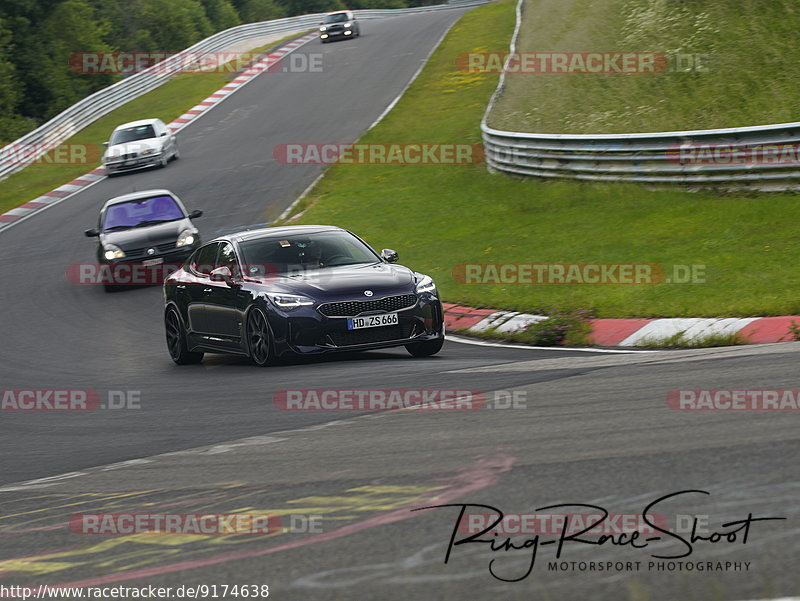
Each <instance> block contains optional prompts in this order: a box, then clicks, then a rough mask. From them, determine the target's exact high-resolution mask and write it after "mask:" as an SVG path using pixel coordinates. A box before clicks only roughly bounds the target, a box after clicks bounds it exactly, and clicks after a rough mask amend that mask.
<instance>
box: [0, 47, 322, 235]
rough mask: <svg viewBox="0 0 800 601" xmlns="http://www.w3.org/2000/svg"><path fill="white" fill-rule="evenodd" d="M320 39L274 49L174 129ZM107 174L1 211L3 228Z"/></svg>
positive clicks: (83, 178)
mask: <svg viewBox="0 0 800 601" xmlns="http://www.w3.org/2000/svg"><path fill="white" fill-rule="evenodd" d="M316 38H317V34H316V33H309V34H306V35H304V36H302V37H300V38H297V39H296V40H293V41H291V42H289V43H288V44H286V45H285V46H282V47H281V48H279V49H277V50H275V51H274V52H270V53H269V54H268V55H266V56H265V57H264V58H262V59H261V60H259V61H258V62H256V63H254V64H252V65H251V66H250V67H248V68H247V69H246V70H245V71H244V72H242V73H241V74H240V75H238V76H237V77H236V79H234V80H233V81H231V82H229V83H227V84H226V85H224V86H222V87H221V88H220V89H219V90H217V91H216V92H214V93H213V94H211V96H209V97H208V98H206V99H205V100H203V101H202V102H201V103H199V104H197V105H195V106H193V107H192V108H190V109H189V110H188V111H186V112H185V113H184V114H183V115H181V116H180V117H178V118H177V119H175V121H173V122H172V123H170V124H169V128H170V129H171V130H172V131H173V132H177V131H180V130H181V129H183V128H184V127H186V126H187V125H189V123H191V122H192V121H194V120H195V119H197V118H198V117H200V115H203V114H204V113H205V112H207V111H208V110H209V109H211V108H212V107H214V106H216V105H217V104H219V103H220V102H222V101H223V100H225V99H226V98H227V97H228V96H230V95H231V94H233V93H234V92H236V91H237V90H239V89H241V88H242V87H243V86H245V85H246V84H248V83H250V82H251V81H252V80H253V79H254V78H255V77H256V76H258V75H260V74H261V73H263V72H264V71H266V70H268V69H270V68H272V67H274V66H275V65H277V64H278V63H279V61H280V60H281V59H282V58H283V57H284V56H286V55H287V54H290V53H292V52H294V51H295V50H297V49H298V48H300V46H303V45H304V44H307V43H308V42H310V41H311V40H315V39H316ZM105 177H106V170H105V169H104V168H103V167H97V168H95V169H92V170H91V171H89V172H88V173H86V174H84V175H82V176H80V177H78V178H76V179H74V180H72V181H71V182H68V183H66V184H64V185H62V186H59V187H58V188H55V189H54V190H51V191H50V192H46V193H45V194H42V195H41V196H39V197H38V198H34V199H33V200H31V201H29V202H26V203H25V204H24V205H21V206H19V207H16V208H14V209H11V210H10V211H6V212H5V213H3V214H0V231H3V230H4V229H8V228H10V227H11V226H12V225H15V224H16V223H19V222H21V221H24V220H25V219H27V218H28V217H31V216H33V215H35V214H36V213H39V212H40V211H43V210H45V209H47V208H48V207H51V206H53V205H56V204H58V203H60V202H61V201H63V200H66V199H67V198H69V197H70V196H73V195H75V194H77V193H78V192H82V191H83V190H85V189H86V188H88V187H89V186H91V185H93V184H96V183H97V182H99V181H101V180H103V179H105Z"/></svg>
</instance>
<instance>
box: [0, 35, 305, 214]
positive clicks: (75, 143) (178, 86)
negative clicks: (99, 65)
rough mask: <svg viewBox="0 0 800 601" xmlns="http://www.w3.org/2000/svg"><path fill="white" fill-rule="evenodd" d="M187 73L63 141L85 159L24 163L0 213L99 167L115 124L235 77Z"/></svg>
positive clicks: (175, 113)
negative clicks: (84, 156)
mask: <svg viewBox="0 0 800 601" xmlns="http://www.w3.org/2000/svg"><path fill="white" fill-rule="evenodd" d="M295 37H297V34H293V35H291V36H286V37H285V38H283V39H281V40H280V41H278V42H274V43H272V44H269V45H267V46H264V47H262V48H256V49H254V50H251V51H249V52H252V53H260V52H264V51H267V50H269V49H271V48H273V47H275V46H277V45H280V44H282V43H283V42H285V41H286V40H289V39H293V38H295ZM224 71H226V69H220V72H189V73H181V74H180V75H176V76H175V77H173V78H172V79H170V80H169V81H168V82H167V83H165V84H163V85H161V86H159V87H158V88H156V89H155V90H153V91H151V92H148V93H147V94H145V95H143V96H140V97H139V98H136V99H134V100H131V101H130V102H128V103H127V104H124V105H123V106H121V107H119V108H118V109H116V110H114V111H112V112H111V113H109V114H108V115H105V116H104V117H102V118H100V119H98V120H97V121H95V122H94V123H92V124H91V125H89V126H87V127H85V128H84V129H82V130H81V131H79V132H78V133H77V134H75V135H74V136H72V137H71V138H69V139H68V140H66V141H65V142H64V143H63V146H64V147H65V148H74V147H79V148H83V145H85V146H86V147H88V149H89V150H88V152H87V153H86V156H87V159H90V160H87V161H86V162H85V163H78V164H68V163H63V162H60V163H59V162H53V161H55V158H53V157H52V155H51V157H50V158H49V159H48V158H47V157H46V158H44V159H40V160H39V161H37V162H36V163H34V164H32V165H29V166H28V167H26V168H25V169H23V170H22V171H18V172H16V173H14V174H12V175H10V176H9V177H8V178H6V179H5V180H3V181H2V182H0V213H3V212H5V211H7V210H9V209H11V208H14V207H18V206H19V205H21V204H24V203H26V202H28V201H29V200H33V199H34V198H36V197H38V196H41V195H42V194H44V193H45V192H49V191H50V190H52V189H53V188H57V187H58V186H60V185H62V184H65V183H67V182H69V181H71V180H73V179H75V178H76V177H79V176H81V175H83V174H84V173H86V172H87V171H90V170H91V169H93V168H95V167H97V166H99V165H100V156H101V155H100V149H102V143H103V142H105V141H106V140H108V137H109V136H110V135H111V132H112V131H113V130H114V128H115V127H116V126H117V125H120V124H122V123H126V122H128V121H135V120H137V119H149V118H157V119H161V120H162V121H163V122H164V123H170V122H171V121H173V120H175V119H177V118H178V117H180V116H181V115H182V114H183V113H184V112H186V111H187V110H188V109H190V108H192V107H193V106H194V105H196V104H197V103H198V102H202V101H203V100H205V99H206V98H207V97H208V96H209V95H211V94H213V93H214V92H216V91H217V90H218V89H219V88H221V87H222V86H224V85H225V84H227V83H228V82H229V81H231V80H232V79H235V78H236V76H237V75H238V73H227V72H224Z"/></svg>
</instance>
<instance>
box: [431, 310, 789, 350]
mask: <svg viewBox="0 0 800 601" xmlns="http://www.w3.org/2000/svg"><path fill="white" fill-rule="evenodd" d="M442 304H443V305H444V310H445V311H444V320H445V326H446V328H447V330H448V331H454V332H455V331H460V332H462V333H467V334H469V333H480V332H485V331H487V330H489V329H494V330H495V331H496V332H499V333H506V334H509V333H514V332H519V331H521V330H524V329H525V328H527V327H528V326H529V325H531V324H533V323H536V322H537V321H542V320H543V319H547V317H546V316H543V315H530V314H527V313H517V312H514V311H495V310H494V309H474V308H472V307H463V306H460V305H454V304H452V303H442ZM792 322H794V323H796V324H798V325H800V316H798V315H782V316H779V317H742V318H739V317H727V318H713V317H709V318H705V317H703V318H701V317H696V318H661V319H594V320H592V322H591V325H592V333H591V338H592V340H593V342H594V344H596V345H597V346H625V347H635V346H639V345H641V344H642V343H645V342H648V341H654V340H663V339H665V338H669V337H671V336H675V335H677V334H680V333H683V339H684V340H688V341H691V340H694V339H701V338H703V337H705V336H709V335H711V334H735V333H738V334H739V335H740V336H742V337H743V338H744V339H745V340H747V341H748V342H749V343H750V344H765V343H770V342H787V341H791V340H793V337H792V335H791V332H790V330H789V327H790V326H791V325H792Z"/></svg>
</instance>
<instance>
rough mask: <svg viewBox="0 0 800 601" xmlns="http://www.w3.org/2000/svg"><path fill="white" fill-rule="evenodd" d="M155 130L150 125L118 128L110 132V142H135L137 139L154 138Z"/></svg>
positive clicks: (112, 143)
mask: <svg viewBox="0 0 800 601" xmlns="http://www.w3.org/2000/svg"><path fill="white" fill-rule="evenodd" d="M155 137H156V132H155V130H154V129H153V126H152V125H139V126H137V127H127V128H125V129H118V130H116V131H115V132H114V133H113V134H111V140H110V143H111V145H112V146H113V145H114V144H126V143H128V142H136V141H137V140H147V139H150V138H155Z"/></svg>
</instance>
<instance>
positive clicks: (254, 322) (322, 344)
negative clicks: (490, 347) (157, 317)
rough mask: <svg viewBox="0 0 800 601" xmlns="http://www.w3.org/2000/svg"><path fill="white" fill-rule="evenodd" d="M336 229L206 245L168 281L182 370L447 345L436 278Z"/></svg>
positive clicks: (255, 233) (422, 351)
mask: <svg viewBox="0 0 800 601" xmlns="http://www.w3.org/2000/svg"><path fill="white" fill-rule="evenodd" d="M395 261H397V253H396V252H395V251H393V250H390V249H384V250H383V251H381V253H380V254H378V253H377V252H375V250H373V249H372V248H371V247H370V246H369V245H368V244H367V243H366V242H364V241H363V240H362V239H361V238H359V237H358V236H356V235H355V234H352V233H351V232H348V231H347V230H344V229H341V228H338V227H332V226H312V225H303V226H285V227H274V228H263V229H257V230H249V231H243V232H237V233H235V234H231V235H227V236H222V237H219V238H216V239H215V240H212V241H211V242H209V243H208V244H205V245H204V246H201V247H200V248H198V249H197V251H195V253H194V254H193V255H192V256H191V257H190V258H189V260H188V261H187V262H186V264H184V265H183V267H182V268H181V269H180V270H178V271H177V272H175V273H173V274H172V275H170V276H169V277H168V278H167V280H166V281H165V282H164V298H165V302H166V307H165V310H164V322H165V327H166V334H167V348H168V350H169V354H170V356H171V357H172V360H173V361H175V363H177V364H179V365H183V364H188V363H198V362H199V361H201V360H202V358H203V353H206V352H212V353H235V354H240V355H246V356H249V357H250V359H251V360H252V361H253V362H254V363H255V364H257V365H260V366H265V365H268V364H270V363H272V362H273V361H274V360H275V359H276V358H278V357H280V356H282V355H285V354H291V353H295V354H298V355H309V354H315V353H324V352H329V351H362V350H370V349H381V348H389V347H396V346H405V348H406V349H407V350H408V352H409V353H411V354H412V355H414V356H416V357H423V356H428V355H433V354H435V353H437V352H439V350H440V349H441V348H442V345H443V344H444V316H443V312H442V304H441V302H440V300H439V295H438V292H437V290H436V285H435V284H434V282H433V280H432V279H431V278H430V277H428V276H427V275H423V274H421V273H416V272H414V271H412V270H411V269H408V268H407V267H403V266H401V265H394V264H393V263H395Z"/></svg>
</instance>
